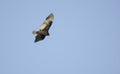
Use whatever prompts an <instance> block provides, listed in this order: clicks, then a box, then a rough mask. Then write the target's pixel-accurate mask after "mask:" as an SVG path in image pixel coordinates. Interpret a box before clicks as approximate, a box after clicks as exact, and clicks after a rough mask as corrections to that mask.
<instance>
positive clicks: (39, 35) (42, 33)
mask: <svg viewBox="0 0 120 74" xmlns="http://www.w3.org/2000/svg"><path fill="white" fill-rule="evenodd" d="M53 20H54V15H53V14H52V13H51V14H50V15H49V16H48V17H47V18H46V19H45V21H44V22H43V24H42V25H41V27H40V30H39V31H33V32H32V33H33V34H36V37H35V40H34V42H38V41H41V40H43V39H44V38H45V37H46V36H49V35H50V34H49V28H50V27H51V25H52V22H53Z"/></svg>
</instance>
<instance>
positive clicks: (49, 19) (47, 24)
mask: <svg viewBox="0 0 120 74" xmlns="http://www.w3.org/2000/svg"><path fill="white" fill-rule="evenodd" d="M53 20H54V15H53V14H52V13H51V14H50V15H49V16H48V17H47V18H46V19H45V21H44V22H43V24H42V25H41V27H40V30H42V31H48V30H49V28H50V27H51V25H52V22H53Z"/></svg>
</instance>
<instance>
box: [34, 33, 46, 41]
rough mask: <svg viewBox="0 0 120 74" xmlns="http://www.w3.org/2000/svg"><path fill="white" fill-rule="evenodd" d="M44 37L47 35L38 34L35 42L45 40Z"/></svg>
mask: <svg viewBox="0 0 120 74" xmlns="http://www.w3.org/2000/svg"><path fill="white" fill-rule="evenodd" d="M44 38H45V35H41V34H38V35H36V37H35V41H34V42H38V41H40V40H43V39H44Z"/></svg>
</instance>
